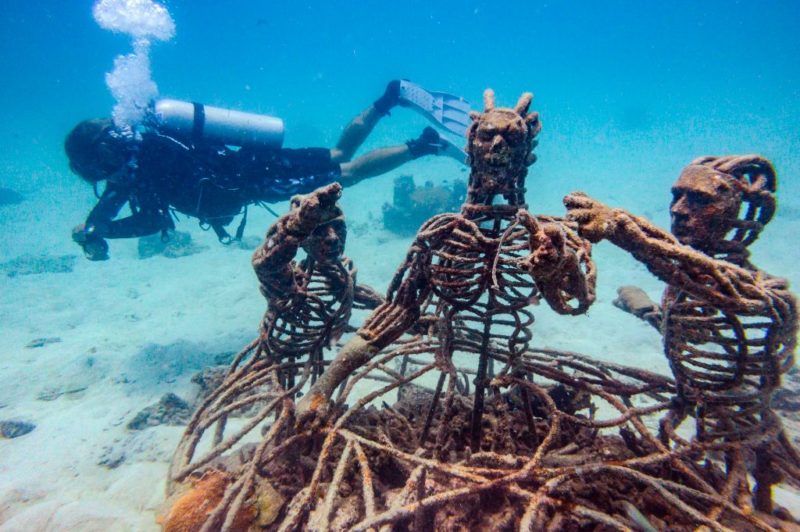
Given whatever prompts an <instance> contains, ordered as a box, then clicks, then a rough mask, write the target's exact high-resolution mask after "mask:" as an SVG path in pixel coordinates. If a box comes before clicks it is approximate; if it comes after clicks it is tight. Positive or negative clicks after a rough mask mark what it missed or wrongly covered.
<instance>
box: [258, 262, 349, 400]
mask: <svg viewBox="0 0 800 532" xmlns="http://www.w3.org/2000/svg"><path fill="white" fill-rule="evenodd" d="M345 260H346V259H345ZM348 266H349V261H347V263H344V262H337V263H329V264H321V263H318V262H314V261H312V260H311V259H306V260H305V261H303V262H302V263H301V264H300V266H299V268H298V271H297V274H296V275H295V279H296V281H299V283H298V284H299V287H300V293H301V294H302V295H300V296H296V295H295V294H288V297H286V296H284V297H275V298H271V299H270V306H269V309H268V311H267V313H266V315H265V316H264V320H263V321H262V324H261V335H260V336H261V342H262V345H263V347H264V348H265V352H266V353H267V354H268V356H269V357H270V358H271V359H272V360H274V361H279V362H284V363H292V362H297V363H298V365H300V366H302V365H305V364H306V363H310V365H311V379H312V382H313V380H315V379H316V377H317V375H319V374H320V373H321V372H322V371H323V369H324V367H323V351H324V349H325V348H327V347H329V345H330V344H331V343H332V342H334V341H336V340H337V339H338V338H339V337H341V335H342V334H343V333H344V332H345V329H346V327H347V324H348V320H349V318H350V313H351V310H352V308H353V294H354V288H355V287H354V285H355V283H354V279H353V275H352V272H351V271H350V269H349V268H348ZM295 373H296V372H295V371H286V372H284V373H283V375H282V380H283V382H282V384H283V385H284V387H285V388H287V389H288V388H291V387H293V386H294V376H295Z"/></svg>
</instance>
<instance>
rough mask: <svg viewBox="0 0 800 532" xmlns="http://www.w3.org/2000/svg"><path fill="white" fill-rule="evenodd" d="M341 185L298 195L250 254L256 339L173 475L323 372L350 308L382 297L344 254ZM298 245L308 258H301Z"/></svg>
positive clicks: (190, 432) (191, 432) (199, 420)
mask: <svg viewBox="0 0 800 532" xmlns="http://www.w3.org/2000/svg"><path fill="white" fill-rule="evenodd" d="M341 190H342V188H341V186H340V185H339V184H338V183H333V184H331V185H328V186H325V187H322V188H320V189H318V190H316V191H314V192H312V193H310V194H307V195H304V196H296V197H294V198H293V199H292V202H291V210H290V212H289V213H288V214H286V215H284V216H281V217H280V218H278V220H276V222H275V223H274V224H273V225H272V226H271V227H270V228H269V230H268V231H267V235H266V237H265V239H264V242H263V244H262V245H261V246H260V247H259V248H258V249H257V250H256V251H255V253H254V254H253V269H254V270H255V273H256V277H257V278H258V281H259V288H260V290H261V293H262V294H263V295H264V297H265V298H266V299H267V311H266V313H265V315H264V319H263V320H262V322H261V326H260V328H259V338H258V339H256V340H255V341H253V342H252V343H251V344H250V345H248V346H247V347H246V348H245V349H244V350H243V351H241V352H240V353H239V354H238V355H237V356H236V357H235V358H234V361H233V363H232V366H231V368H230V369H229V370H228V374H227V375H226V377H225V380H224V381H223V383H222V385H221V386H220V387H219V388H218V389H217V390H215V391H214V392H213V393H212V394H211V395H210V396H209V397H208V398H207V399H206V400H205V401H204V402H203V404H202V405H201V406H200V407H199V408H198V410H197V411H196V412H195V414H194V416H193V418H192V420H191V421H190V423H189V426H188V428H187V430H186V433H185V435H184V438H183V440H182V442H181V445H180V448H179V450H178V453H177V454H176V456H175V462H174V463H173V473H172V476H173V479H174V480H182V479H184V478H186V477H187V476H188V475H189V474H192V473H194V472H195V471H197V470H198V469H199V468H200V467H202V466H203V465H205V464H207V463H209V462H210V461H212V460H214V459H216V458H217V457H219V456H220V455H221V454H223V453H224V452H225V451H227V450H229V449H231V448H233V447H234V446H235V445H236V444H237V443H238V442H239V441H240V440H241V439H242V438H244V437H245V436H247V435H248V434H249V433H250V432H251V431H253V429H254V428H255V427H256V426H258V424H259V423H261V422H262V421H263V420H264V419H266V418H267V416H269V415H270V414H271V413H273V412H274V411H275V410H277V409H279V408H280V407H281V405H282V402H283V401H285V400H288V399H289V398H291V397H293V394H294V393H297V392H298V391H299V390H300V389H302V387H303V385H304V384H305V383H306V381H307V380H308V379H309V378H310V379H311V381H313V380H315V379H316V377H317V376H318V375H319V374H320V373H321V372H322V371H323V369H324V364H325V362H324V351H325V350H326V349H328V348H330V347H332V346H333V344H334V343H335V342H336V341H337V340H338V339H339V338H340V337H341V335H342V334H343V333H344V332H345V331H346V330H348V328H349V327H350V326H349V320H350V315H351V311H352V310H353V309H354V308H356V309H373V308H375V307H376V306H377V305H378V304H380V303H382V302H383V298H382V297H381V296H380V295H379V294H377V293H376V292H375V291H373V290H372V289H371V288H370V287H368V286H366V285H360V284H358V283H357V282H356V271H355V269H354V268H353V265H352V263H351V261H350V259H348V258H347V257H346V256H344V255H343V252H344V245H345V240H346V237H347V228H346V225H345V222H344V215H343V213H342V211H341V209H340V208H339V206H338V205H337V203H336V202H337V200H338V199H339V198H340V197H341ZM300 248H302V249H303V250H304V251H305V252H306V256H305V258H304V259H303V260H302V261H300V262H299V263H297V262H295V260H294V259H295V256H296V254H297V252H298V250H299V249H300ZM298 375H299V376H300V378H299V380H298V379H297V377H298ZM252 408H260V409H259V410H258V411H257V412H256V413H255V415H252V416H251V417H250V418H249V419H248V421H247V423H246V424H245V425H244V427H237V428H238V430H235V431H231V430H228V432H229V434H227V435H226V434H225V432H226V424H227V421H228V418H229V416H231V415H232V414H239V415H241V414H242V413H243V412H245V411H246V410H247V409H252ZM215 425H216V433H215V435H214V440H213V445H212V448H211V449H210V451H209V452H207V453H205V454H204V455H203V456H202V457H200V458H198V457H197V456H196V450H197V444H198V443H199V442H200V439H201V438H202V436H203V434H204V433H205V431H206V429H208V428H209V427H212V426H215ZM230 432H233V433H232V434H230Z"/></svg>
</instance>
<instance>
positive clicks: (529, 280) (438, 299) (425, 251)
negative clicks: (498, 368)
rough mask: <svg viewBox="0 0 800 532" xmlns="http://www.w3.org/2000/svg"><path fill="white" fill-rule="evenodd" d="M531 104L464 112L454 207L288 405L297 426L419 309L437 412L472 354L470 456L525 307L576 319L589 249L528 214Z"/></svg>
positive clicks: (589, 290)
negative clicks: (463, 174) (542, 305)
mask: <svg viewBox="0 0 800 532" xmlns="http://www.w3.org/2000/svg"><path fill="white" fill-rule="evenodd" d="M531 100H532V95H531V94H530V93H525V94H523V95H522V97H520V99H519V101H518V102H517V105H516V106H515V107H514V108H513V109H509V108H496V107H495V105H494V93H493V92H492V91H491V90H488V91H486V93H485V95H484V107H485V110H484V113H481V114H479V113H474V114H473V122H472V124H471V125H470V128H469V130H468V138H469V143H468V145H467V154H468V156H469V162H470V167H471V172H470V176H469V183H468V189H467V199H466V202H465V203H464V205H463V206H462V209H461V212H460V213H446V214H441V215H438V216H434V217H433V218H431V219H430V220H428V222H426V223H425V224H424V225H423V226H422V228H420V230H419V233H418V234H417V238H416V239H415V241H414V243H413V244H412V245H411V249H410V250H409V252H408V255H407V256H406V260H405V262H404V263H403V264H402V265H401V266H400V269H399V270H398V272H397V274H396V275H395V277H394V279H393V280H392V283H391V285H390V286H389V291H388V297H387V301H386V303H384V304H382V305H381V306H379V307H378V308H377V309H376V310H375V312H374V313H373V314H372V315H371V316H370V318H369V319H368V320H367V322H366V323H365V324H364V326H363V327H361V329H359V331H358V332H357V335H356V337H355V338H353V339H352V340H351V341H350V342H349V343H348V344H347V345H346V346H345V347H344V348H343V350H342V351H341V352H340V353H339V354H338V355H337V357H336V359H335V360H334V361H333V363H332V364H331V367H330V368H329V369H328V371H326V372H325V374H324V375H323V376H322V377H321V378H320V381H319V382H317V383H316V384H315V385H314V386H312V388H311V390H310V392H309V394H308V395H307V396H306V397H305V398H304V399H303V400H302V401H301V403H300V404H299V405H298V413H299V415H300V417H301V421H302V418H304V417H309V416H310V417H315V416H318V415H320V414H321V415H322V416H324V415H325V412H323V410H324V409H325V408H326V406H327V404H328V401H329V399H330V397H331V395H332V393H333V391H334V390H335V389H336V387H337V386H339V384H340V383H341V382H343V381H344V380H345V379H346V378H347V377H348V376H349V375H350V374H351V373H352V372H353V371H355V370H356V369H358V368H359V367H361V366H363V365H364V364H366V363H367V362H368V361H369V360H370V358H371V357H372V356H374V355H375V354H376V353H377V352H379V351H380V350H382V349H383V348H385V347H386V346H388V345H389V344H391V343H392V342H393V341H395V340H396V339H397V338H399V337H400V335H402V334H403V333H404V332H406V331H407V330H409V328H410V327H411V326H412V325H413V324H414V323H416V322H417V321H418V320H419V319H420V317H421V316H422V315H423V314H425V315H427V316H428V317H429V318H430V319H431V320H433V323H435V327H436V331H435V333H434V334H433V336H435V337H436V338H437V349H436V354H437V364H438V369H439V370H440V371H441V375H440V377H439V380H438V383H437V385H436V392H435V394H436V396H437V397H438V395H439V394H440V393H441V392H442V389H443V386H444V384H445V380H447V395H446V397H447V399H446V400H445V405H444V409H445V417H447V415H448V412H449V409H450V408H451V407H452V400H453V399H452V398H453V397H454V395H453V394H454V392H455V390H456V384H457V382H458V376H457V374H456V371H455V369H454V367H453V361H452V359H453V355H454V353H456V352H460V353H469V354H474V355H477V357H478V362H477V369H476V377H475V394H474V403H473V410H472V415H471V421H470V441H471V447H472V450H473V451H478V450H480V447H481V446H480V439H481V435H480V433H481V419H482V412H483V401H484V394H485V389H486V384H487V376H488V377H491V375H492V368H491V366H492V365H493V361H494V360H495V359H496V358H497V357H500V356H502V357H505V360H506V361H507V362H508V363H509V364H511V365H512V366H513V365H514V363H515V361H516V360H517V359H518V358H519V355H520V354H521V353H523V352H525V351H526V350H527V349H528V348H529V341H530V339H531V332H530V329H529V327H530V325H531V324H532V323H533V315H532V314H531V312H530V310H529V309H528V307H529V306H530V305H531V304H532V303H535V302H538V301H539V299H540V298H544V299H545V301H547V303H548V304H549V305H550V306H551V307H552V308H553V309H554V310H555V311H556V312H559V313H561V314H580V313H583V312H585V311H586V309H587V308H588V307H589V305H590V304H591V303H592V301H594V283H595V268H594V263H593V262H592V260H591V249H590V245H589V244H588V242H586V241H585V240H582V239H581V238H579V237H578V235H577V234H576V233H575V232H574V231H573V230H572V229H570V228H569V227H567V226H566V225H565V224H564V223H563V222H561V221H558V220H555V219H552V218H547V217H540V218H536V217H534V216H532V215H531V214H530V213H529V212H528V211H527V210H526V204H525V177H526V175H527V174H528V166H530V165H531V164H532V163H533V162H534V161H535V156H534V155H533V151H532V150H533V148H534V146H535V143H536V136H537V135H538V133H539V131H540V130H541V125H540V122H539V115H538V113H529V112H528V110H529V107H530V104H531ZM522 393H523V395H525V396H527V391H526V390H525V389H524V388H523V389H522ZM436 407H437V405H436V403H435V402H434V403H433V404H432V406H431V408H436ZM428 415H429V417H430V416H432V415H433V411H431V412H430V413H429V414H428Z"/></svg>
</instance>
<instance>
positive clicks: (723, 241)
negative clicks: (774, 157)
mask: <svg viewBox="0 0 800 532" xmlns="http://www.w3.org/2000/svg"><path fill="white" fill-rule="evenodd" d="M775 188H776V179H775V170H774V169H773V168H772V165H771V164H770V162H769V161H767V160H766V159H764V158H763V157H759V156H755V155H752V156H740V157H735V156H731V157H702V158H699V159H695V160H694V161H692V163H691V164H690V165H689V166H687V167H686V168H684V170H683V171H682V172H681V175H680V177H678V180H677V181H676V182H675V184H674V185H673V187H672V203H671V205H670V215H671V219H672V233H673V234H674V235H675V236H676V237H677V238H678V240H679V241H680V242H681V243H683V244H686V245H689V246H692V247H693V248H695V249H697V250H699V251H703V252H705V253H709V254H714V253H720V252H734V251H737V250H744V248H746V247H747V246H748V245H750V244H751V243H753V242H754V241H755V240H756V238H758V234H759V233H760V231H761V229H763V227H764V225H766V224H767V223H768V222H769V221H770V219H771V218H772V215H773V213H774V212H775ZM731 233H733V234H731Z"/></svg>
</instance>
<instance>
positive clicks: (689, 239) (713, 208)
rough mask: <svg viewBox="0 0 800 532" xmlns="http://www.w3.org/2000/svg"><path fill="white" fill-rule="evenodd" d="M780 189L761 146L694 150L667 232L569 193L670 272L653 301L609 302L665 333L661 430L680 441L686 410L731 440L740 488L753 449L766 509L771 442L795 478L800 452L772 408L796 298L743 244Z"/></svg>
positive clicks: (709, 436)
mask: <svg viewBox="0 0 800 532" xmlns="http://www.w3.org/2000/svg"><path fill="white" fill-rule="evenodd" d="M775 190H776V177H775V171H774V169H773V167H772V165H771V164H770V163H769V161H767V160H766V159H764V158H762V157H759V156H754V155H746V156H731V157H702V158H699V159H696V160H694V161H692V163H691V164H690V165H689V166H687V167H686V168H685V169H684V170H683V172H682V173H681V175H680V177H679V178H678V180H677V181H676V182H675V184H674V185H673V187H672V194H673V200H672V203H671V207H670V214H671V217H672V234H670V233H668V232H666V231H663V230H661V229H659V228H658V227H655V226H654V225H653V224H651V223H650V222H648V221H646V220H644V219H642V218H638V217H635V216H632V215H630V214H629V213H627V212H625V211H623V210H620V209H610V208H608V207H606V206H605V205H603V204H602V203H600V202H598V201H596V200H593V199H591V198H589V197H588V196H586V195H584V194H581V193H574V194H571V195H569V196H567V198H565V204H566V205H567V207H568V209H569V212H570V218H571V219H573V220H575V221H577V222H578V223H579V225H580V232H581V234H582V235H584V236H586V237H587V238H589V239H590V240H592V241H593V242H598V241H600V240H603V239H607V240H609V241H610V242H612V243H613V244H615V245H617V246H619V247H621V248H623V249H625V250H627V251H629V252H630V253H631V254H632V255H633V256H634V257H635V258H636V259H637V260H639V261H641V262H642V263H644V264H645V265H646V266H647V268H648V269H649V270H650V271H651V272H652V273H653V274H655V275H656V276H657V277H659V278H660V279H661V280H663V281H664V282H666V283H667V288H666V290H665V292H664V295H663V298H662V303H661V305H660V306H659V305H657V304H655V303H653V302H652V301H649V298H648V297H647V296H646V295H645V294H644V293H643V292H642V291H641V290H637V289H635V288H633V287H623V288H622V289H621V290H620V298H619V299H618V300H617V302H616V304H617V306H620V307H621V308H623V309H624V310H628V311H629V312H631V313H633V314H635V315H637V316H639V317H641V318H642V319H644V320H645V321H647V322H649V323H651V324H652V325H653V326H655V327H656V328H658V329H659V330H660V331H661V333H662V334H663V336H664V348H665V353H666V356H667V359H668V360H669V363H670V367H671V368H672V372H673V374H674V376H675V380H676V381H677V385H678V402H677V403H676V404H677V406H678V408H677V409H676V410H675V411H674V412H673V413H671V414H670V415H669V416H667V417H666V418H665V420H664V421H663V423H662V430H663V431H664V433H665V434H664V437H665V438H667V437H668V438H670V439H672V440H673V441H678V442H681V441H682V440H681V438H680V437H679V436H678V435H677V433H676V431H675V429H676V427H677V426H678V425H680V424H681V423H682V422H683V421H684V419H685V418H686V416H692V417H693V418H694V419H695V420H696V426H695V432H696V438H697V440H698V441H699V442H701V443H702V444H704V445H705V446H706V448H711V447H716V448H719V449H725V450H727V451H728V458H727V461H728V463H727V468H728V470H729V474H730V475H731V477H733V478H734V479H735V482H738V483H739V484H740V489H742V488H744V489H745V490H746V485H745V484H746V479H745V478H744V476H743V475H744V473H743V472H742V471H741V470H738V471H737V468H741V467H743V464H742V458H743V457H742V456H741V453H740V452H739V451H740V450H741V449H743V448H744V449H751V450H752V449H758V450H759V451H758V452H757V453H756V460H755V464H754V466H753V467H752V469H753V474H754V476H755V478H756V480H757V486H756V490H755V505H756V507H757V508H758V509H759V510H761V511H765V512H769V511H771V509H772V501H771V495H770V486H771V485H772V484H773V483H775V482H776V481H778V480H779V478H780V475H779V474H778V472H777V470H776V468H777V465H776V464H775V463H772V462H773V459H774V458H775V457H773V456H772V453H770V452H766V451H767V447H769V446H770V445H772V446H774V444H775V443H776V442H778V441H779V440H780V442H781V443H782V445H781V446H782V447H783V449H782V452H780V453H779V454H780V455H783V457H784V458H786V459H787V460H786V461H784V462H783V464H782V465H781V466H780V467H781V469H784V470H786V469H787V468H788V473H789V475H790V476H793V477H794V478H795V479H797V478H800V477H797V473H798V472H799V471H800V462H798V461H797V454H796V452H795V451H794V449H793V448H792V447H791V445H790V444H788V441H787V440H786V438H785V436H784V435H783V433H782V428H781V423H780V421H779V420H778V418H777V417H776V416H775V415H774V414H773V412H772V410H771V408H770V401H771V399H772V395H773V392H774V391H775V390H776V388H777V387H778V386H780V381H781V374H783V373H784V372H786V371H788V369H789V368H790V367H791V366H792V364H793V363H794V349H795V343H796V334H797V325H798V322H797V308H796V302H795V299H794V297H793V296H792V294H791V293H790V292H789V287H788V283H787V281H786V280H785V279H781V278H777V277H772V276H770V275H768V274H766V273H765V272H763V271H761V270H759V269H757V268H756V267H755V266H753V264H752V263H751V262H750V260H749V251H748V249H747V247H748V246H749V245H750V244H752V243H753V242H754V241H755V240H756V239H757V238H758V235H759V233H760V232H761V230H762V229H763V227H764V225H766V224H767V223H768V222H769V221H770V219H771V218H772V215H773V213H774V211H775ZM740 216H741V217H740ZM683 444H687V442H683ZM787 453H788V455H787Z"/></svg>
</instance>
